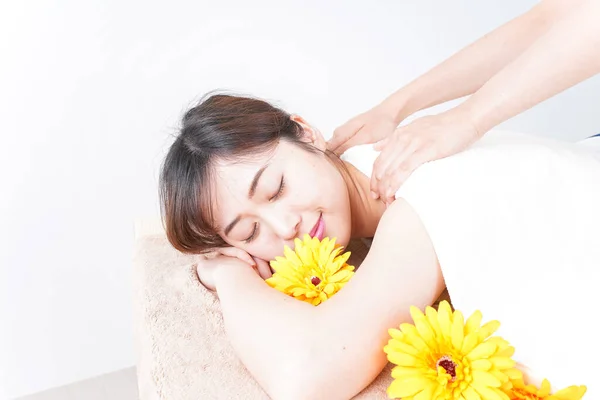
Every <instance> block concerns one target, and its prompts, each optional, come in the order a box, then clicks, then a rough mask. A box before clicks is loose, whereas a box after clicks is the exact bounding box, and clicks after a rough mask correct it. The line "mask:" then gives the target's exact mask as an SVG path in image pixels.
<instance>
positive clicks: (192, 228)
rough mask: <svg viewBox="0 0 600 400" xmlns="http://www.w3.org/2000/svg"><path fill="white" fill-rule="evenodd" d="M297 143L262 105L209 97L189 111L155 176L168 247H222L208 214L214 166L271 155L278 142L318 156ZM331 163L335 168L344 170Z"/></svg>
mask: <svg viewBox="0 0 600 400" xmlns="http://www.w3.org/2000/svg"><path fill="white" fill-rule="evenodd" d="M302 137H303V130H302V127H301V126H300V124H298V123H296V122H295V121H293V120H292V119H291V118H290V115H289V114H288V113H286V112H285V111H283V110H281V109H279V108H277V107H275V106H273V105H271V104H269V103H267V102H266V101H263V100H258V99H254V98H249V97H239V96H231V95H224V94H214V95H209V96H208V97H206V98H205V99H203V100H201V101H200V102H199V103H198V105H196V106H194V107H192V108H191V109H190V110H188V111H187V112H186V113H185V115H184V116H183V119H182V126H181V131H180V133H179V135H178V136H177V138H176V139H175V141H174V143H173V144H172V145H171V148H170V149H169V152H168V153H167V156H166V158H165V160H164V163H163V165H162V170H161V174H160V201H161V214H162V218H163V224H164V227H165V231H166V234H167V238H168V240H169V242H170V243H171V244H172V245H173V247H175V248H176V249H177V250H179V251H182V252H184V253H203V252H206V251H209V250H210V249H213V248H216V247H224V246H227V244H226V243H225V241H224V240H223V239H222V238H221V237H220V236H219V234H218V233H217V232H216V229H215V222H214V219H213V213H212V209H211V201H210V200H211V198H210V196H211V193H210V186H211V185H210V182H211V179H212V178H213V177H212V175H211V172H212V168H211V166H212V163H213V162H214V160H216V159H224V160H240V159H244V158H251V157H252V155H253V154H260V153H261V152H265V151H270V150H274V149H275V147H276V146H277V144H278V143H279V141H280V140H287V141H289V142H291V143H294V144H297V145H298V146H301V147H302V148H304V149H305V150H307V151H310V152H318V151H319V150H317V149H316V148H315V147H314V146H311V145H309V144H307V143H306V142H305V141H302V140H301V139H302ZM326 154H328V155H329V156H330V157H331V155H333V153H330V152H327V153H326ZM335 158H336V159H337V161H338V163H336V164H341V165H343V163H342V162H341V160H339V158H337V157H335Z"/></svg>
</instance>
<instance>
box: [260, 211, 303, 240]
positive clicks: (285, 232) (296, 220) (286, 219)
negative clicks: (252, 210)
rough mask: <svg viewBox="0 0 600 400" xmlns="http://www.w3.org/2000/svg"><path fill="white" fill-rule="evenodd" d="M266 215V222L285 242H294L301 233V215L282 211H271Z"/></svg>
mask: <svg viewBox="0 0 600 400" xmlns="http://www.w3.org/2000/svg"><path fill="white" fill-rule="evenodd" d="M269 211H270V212H267V213H266V214H267V215H265V220H266V221H267V223H268V224H269V225H271V228H272V229H273V231H274V232H275V234H276V235H277V236H279V237H280V238H282V239H283V240H293V239H295V238H296V237H297V236H298V233H299V231H300V222H302V218H301V217H300V214H299V213H294V212H290V211H289V210H288V211H283V210H280V211H279V212H277V211H276V210H273V209H271V210H269Z"/></svg>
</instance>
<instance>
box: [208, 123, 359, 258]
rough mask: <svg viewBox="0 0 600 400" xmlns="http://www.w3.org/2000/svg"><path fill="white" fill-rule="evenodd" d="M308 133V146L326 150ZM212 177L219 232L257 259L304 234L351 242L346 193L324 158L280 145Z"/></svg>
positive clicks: (219, 168)
mask: <svg viewBox="0 0 600 400" xmlns="http://www.w3.org/2000/svg"><path fill="white" fill-rule="evenodd" d="M297 122H298V121H297ZM301 125H304V124H301ZM309 129H310V127H308V126H306V127H305V131H308V130H309ZM308 134H309V135H313V136H309V140H307V141H308V142H310V143H311V145H313V146H316V147H318V148H322V149H324V148H325V142H324V140H323V138H322V137H321V135H320V133H318V132H316V131H312V130H311V131H310V132H308ZM310 137H312V139H310ZM214 176H215V177H216V179H214V181H215V182H214V193H215V196H214V202H215V203H214V204H213V209H214V216H215V219H216V222H217V227H218V233H219V234H220V235H221V236H222V237H223V239H224V240H225V241H226V242H227V243H229V244H230V245H232V246H235V247H238V248H241V249H243V250H245V251H246V252H248V253H250V254H251V255H253V256H255V257H258V258H262V259H264V260H267V261H268V260H272V259H274V258H275V256H279V255H282V254H283V248H284V245H288V246H290V247H291V248H294V239H295V238H302V237H303V236H304V234H312V236H320V237H326V236H329V237H331V238H333V237H336V238H337V242H338V243H340V244H342V245H346V244H347V243H348V241H349V240H350V231H351V220H350V201H349V195H348V189H347V186H346V183H345V181H344V179H343V177H342V175H341V174H340V172H339V171H338V169H337V168H336V167H335V166H334V165H333V164H332V163H331V162H330V161H329V160H328V158H327V156H325V155H324V154H322V153H316V154H313V153H311V152H308V151H306V150H305V149H303V148H301V147H300V146H298V145H295V144H293V143H290V142H287V141H285V140H282V141H280V143H279V144H278V145H277V147H276V148H275V149H274V151H272V152H269V153H268V154H257V155H256V156H253V157H252V158H251V159H250V160H248V161H242V162H236V163H234V162H229V161H221V162H218V163H217V165H216V167H215V175H214Z"/></svg>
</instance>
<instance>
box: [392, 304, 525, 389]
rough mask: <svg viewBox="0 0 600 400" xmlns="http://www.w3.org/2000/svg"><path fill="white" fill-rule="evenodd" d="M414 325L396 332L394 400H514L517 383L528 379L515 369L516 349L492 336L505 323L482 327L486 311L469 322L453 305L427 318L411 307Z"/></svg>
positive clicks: (429, 310) (427, 314) (431, 311)
mask: <svg viewBox="0 0 600 400" xmlns="http://www.w3.org/2000/svg"><path fill="white" fill-rule="evenodd" d="M410 313H411V316H412V318H413V320H414V323H415V324H414V325H412V324H408V323H405V324H402V325H400V330H397V329H390V330H389V333H390V335H391V336H392V339H390V340H389V342H388V344H387V346H385V347H384V351H385V352H386V353H387V356H388V360H389V361H390V362H392V363H393V364H396V367H394V368H393V369H392V377H393V378H394V381H393V382H392V383H391V385H390V387H389V388H388V395H389V396H390V398H402V400H442V399H444V400H447V399H461V400H464V399H466V400H509V397H508V395H507V394H506V393H505V391H506V390H507V389H509V388H510V385H511V379H519V378H521V377H522V374H521V372H520V371H518V370H517V369H515V368H514V366H515V361H514V360H513V359H512V355H513V354H514V348H513V347H511V346H509V344H508V342H507V341H506V340H504V339H502V338H501V337H499V336H492V334H493V333H494V332H495V331H496V330H497V329H498V327H499V326H500V323H499V322H498V321H491V322H488V323H486V324H485V325H483V326H481V319H482V315H481V312H479V311H476V312H475V313H473V315H472V316H471V317H469V319H468V320H467V321H466V323H465V321H464V318H463V315H462V313H461V312H460V311H455V312H452V309H451V308H450V304H448V302H447V301H443V302H441V303H440V306H439V308H438V311H436V310H434V309H433V308H432V307H427V309H426V311H425V314H423V313H422V312H421V311H420V310H419V309H418V308H416V307H411V309H410Z"/></svg>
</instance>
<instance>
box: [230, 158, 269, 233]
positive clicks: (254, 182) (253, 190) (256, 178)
mask: <svg viewBox="0 0 600 400" xmlns="http://www.w3.org/2000/svg"><path fill="white" fill-rule="evenodd" d="M268 166H269V164H267V165H265V166H264V167H262V168H261V169H259V170H258V171H256V175H254V178H253V179H252V183H250V189H249V190H248V198H249V199H252V197H254V193H256V187H257V186H258V181H259V180H260V177H261V176H262V174H263V172H265V170H266V169H267V167H268ZM240 219H242V217H240V216H239V215H238V216H237V217H236V218H235V219H234V220H233V221H231V222H230V223H229V225H227V227H226V228H225V236H228V235H229V232H231V230H232V229H233V228H234V227H235V225H236V224H237V223H238V222H240Z"/></svg>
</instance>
